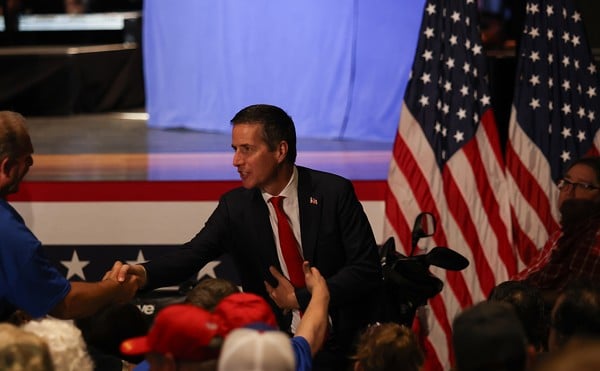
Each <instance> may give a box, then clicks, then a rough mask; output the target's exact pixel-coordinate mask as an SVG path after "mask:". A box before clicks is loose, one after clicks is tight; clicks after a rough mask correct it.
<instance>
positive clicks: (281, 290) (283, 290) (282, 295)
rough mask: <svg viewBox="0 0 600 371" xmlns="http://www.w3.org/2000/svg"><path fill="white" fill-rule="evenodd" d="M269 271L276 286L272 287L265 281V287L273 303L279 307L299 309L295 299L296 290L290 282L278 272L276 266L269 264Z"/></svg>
mask: <svg viewBox="0 0 600 371" xmlns="http://www.w3.org/2000/svg"><path fill="white" fill-rule="evenodd" d="M269 271H270V272H271V274H272V275H273V277H275V279H276V280H277V286H276V287H273V286H271V285H269V283H268V282H266V281H265V288H266V289H267V293H268V294H269V296H270V297H271V299H273V301H274V302H275V304H277V306H278V307H279V308H281V309H300V305H299V304H298V300H297V299H296V291H295V289H294V286H292V284H291V282H290V281H288V279H287V278H285V277H284V276H283V275H282V274H281V273H279V271H278V270H277V268H275V267H273V266H271V267H269Z"/></svg>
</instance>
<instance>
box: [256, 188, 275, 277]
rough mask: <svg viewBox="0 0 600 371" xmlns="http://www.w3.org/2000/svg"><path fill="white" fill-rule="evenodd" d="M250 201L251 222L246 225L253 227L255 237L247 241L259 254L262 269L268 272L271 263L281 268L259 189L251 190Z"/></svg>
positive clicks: (267, 213) (265, 207)
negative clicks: (262, 265)
mask: <svg viewBox="0 0 600 371" xmlns="http://www.w3.org/2000/svg"><path fill="white" fill-rule="evenodd" d="M251 203H252V204H251V210H254V212H252V213H251V217H252V219H253V222H252V223H251V224H249V225H248V226H249V227H250V226H252V227H253V233H254V236H255V238H254V242H252V241H249V242H248V243H249V244H250V245H254V246H255V248H256V253H257V254H259V255H260V260H261V261H262V262H263V264H264V265H265V266H264V267H263V269H266V270H267V272H268V269H269V265H273V266H274V267H277V268H279V269H280V270H281V267H280V266H279V259H278V258H277V249H276V248H275V240H274V239H273V229H272V228H271V223H270V221H269V209H268V208H267V205H266V204H265V200H264V199H263V198H262V195H261V194H260V191H259V190H256V192H253V195H252V200H251Z"/></svg>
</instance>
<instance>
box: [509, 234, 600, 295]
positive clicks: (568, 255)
mask: <svg viewBox="0 0 600 371" xmlns="http://www.w3.org/2000/svg"><path fill="white" fill-rule="evenodd" d="M562 237H563V233H562V231H557V232H555V233H554V234H552V235H551V236H550V238H549V239H548V241H547V242H546V245H545V246H544V248H543V249H542V251H541V252H540V254H539V255H538V257H537V259H536V260H535V261H534V262H533V264H531V265H530V266H529V267H527V268H526V269H525V270H523V271H522V272H520V273H519V274H517V275H516V276H514V277H513V278H512V279H513V280H525V282H527V283H529V284H531V285H533V286H536V287H538V288H540V289H556V290H561V289H563V288H565V287H566V286H567V285H569V284H570V283H573V282H577V281H583V282H600V230H599V231H598V232H596V234H595V235H593V238H592V239H591V241H589V242H587V243H583V244H581V246H579V247H577V248H573V246H572V245H571V244H568V243H561V242H563V241H561V238H562ZM579 242H582V241H579Z"/></svg>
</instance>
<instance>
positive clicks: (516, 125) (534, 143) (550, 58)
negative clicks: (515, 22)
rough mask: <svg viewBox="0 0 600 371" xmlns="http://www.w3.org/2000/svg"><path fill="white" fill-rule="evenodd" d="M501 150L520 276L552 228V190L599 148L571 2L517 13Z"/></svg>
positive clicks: (588, 62) (593, 95)
mask: <svg viewBox="0 0 600 371" xmlns="http://www.w3.org/2000/svg"><path fill="white" fill-rule="evenodd" d="M525 7H526V18H525V27H524V29H523V34H522V36H521V45H520V50H519V54H518V57H519V62H518V66H517V76H516V83H515V85H516V86H515V94H514V98H513V106H512V113H511V120H510V125H509V141H508V144H507V148H506V165H507V172H506V176H507V180H508V185H509V189H510V197H511V200H510V202H511V208H512V209H511V213H512V219H513V240H514V242H515V244H516V246H517V249H518V252H519V254H518V256H519V263H520V268H523V266H524V265H526V264H528V263H530V262H531V260H532V258H534V257H535V256H536V254H537V252H538V249H539V248H541V247H542V246H543V244H544V243H545V242H546V240H547V239H548V236H549V235H550V234H551V233H552V232H554V230H555V229H556V228H558V210H557V207H556V199H557V198H558V188H557V187H556V182H557V181H558V180H559V179H560V177H561V175H562V174H563V173H564V171H565V170H566V168H567V167H568V166H569V165H570V164H571V163H572V162H573V161H574V160H576V159H578V158H580V157H582V156H583V155H586V154H597V153H598V148H600V146H599V144H600V136H599V134H598V116H599V115H600V98H599V97H598V93H599V92H598V86H599V84H598V83H599V80H598V72H597V69H596V65H595V64H594V61H593V59H592V57H591V53H590V49H589V46H588V44H587V41H586V37H585V33H584V28H583V22H582V18H581V17H582V16H581V14H580V13H578V12H577V11H576V10H575V8H574V5H573V1H568V0H551V1H542V0H538V1H529V2H527V3H526V5H525Z"/></svg>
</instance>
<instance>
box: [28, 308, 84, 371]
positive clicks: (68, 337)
mask: <svg viewBox="0 0 600 371" xmlns="http://www.w3.org/2000/svg"><path fill="white" fill-rule="evenodd" d="M22 328H23V330H25V331H28V332H31V333H33V334H36V335H37V336H39V337H41V338H42V339H44V340H45V341H46V343H47V344H48V347H49V348H50V354H51V355H52V362H53V363H54V368H55V369H56V370H61V371H62V370H65V371H92V370H93V369H94V363H93V362H92V359H91V357H90V355H89V354H88V352H87V347H86V344H85V341H84V340H83V336H82V335H81V331H80V330H79V329H78V328H77V326H75V324H74V323H73V321H70V320H60V319H55V318H43V319H41V320H34V321H30V322H27V323H26V324H25V325H23V327H22Z"/></svg>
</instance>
